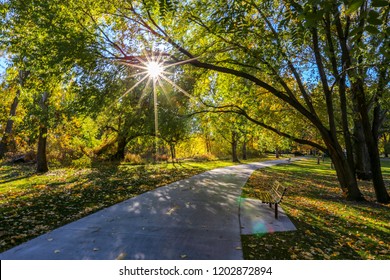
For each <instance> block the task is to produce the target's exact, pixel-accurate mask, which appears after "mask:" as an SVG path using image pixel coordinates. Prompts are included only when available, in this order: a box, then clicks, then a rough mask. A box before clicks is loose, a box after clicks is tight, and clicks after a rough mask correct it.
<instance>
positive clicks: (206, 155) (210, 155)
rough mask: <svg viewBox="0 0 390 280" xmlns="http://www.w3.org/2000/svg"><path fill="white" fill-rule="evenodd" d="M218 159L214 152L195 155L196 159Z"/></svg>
mask: <svg viewBox="0 0 390 280" xmlns="http://www.w3.org/2000/svg"><path fill="white" fill-rule="evenodd" d="M216 159H217V158H216V157H215V156H214V155H213V154H203V155H197V156H194V160H196V161H210V160H216Z"/></svg>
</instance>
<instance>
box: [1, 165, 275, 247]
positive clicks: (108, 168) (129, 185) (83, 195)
mask: <svg viewBox="0 0 390 280" xmlns="http://www.w3.org/2000/svg"><path fill="white" fill-rule="evenodd" d="M269 159H274V157H272V158H270V157H264V158H261V159H259V158H257V159H251V160H249V161H259V160H269ZM229 165H233V163H232V162H230V161H227V160H226V161H202V162H184V163H181V164H175V165H173V164H166V163H162V164H157V165H152V164H151V165H138V166H134V165H129V164H119V165H118V164H114V163H112V164H109V163H100V164H96V166H94V167H93V168H85V169H72V168H63V169H53V170H51V171H50V172H48V173H46V174H35V172H34V169H35V166H33V165H0V252H2V251H5V250H7V249H10V248H11V247H14V246H16V245H18V244H21V243H23V242H25V241H27V240H30V239H32V238H34V237H36V236H38V235H41V234H43V233H46V232H48V231H50V230H53V229H55V228H57V227H59V226H62V225H64V224H67V223H69V222H71V221H74V220H77V219H80V218H82V217H84V216H86V215H88V214H91V213H93V212H96V211H97V210H99V209H102V208H105V207H108V206H111V205H113V204H116V203H118V202H121V201H123V200H126V199H128V198H131V197H133V196H136V195H139V194H141V193H143V192H146V191H149V190H152V189H155V188H157V187H160V186H163V185H166V184H169V183H171V182H174V181H178V180H181V179H184V178H188V177H190V176H193V175H195V174H199V173H202V172H204V171H207V170H211V169H214V168H217V167H224V166H229Z"/></svg>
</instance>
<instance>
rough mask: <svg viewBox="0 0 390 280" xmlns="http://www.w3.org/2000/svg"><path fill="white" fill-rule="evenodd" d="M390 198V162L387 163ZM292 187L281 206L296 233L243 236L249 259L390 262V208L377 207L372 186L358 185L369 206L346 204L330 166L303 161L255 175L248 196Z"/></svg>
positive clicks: (384, 172) (259, 171)
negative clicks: (276, 183) (276, 187)
mask: <svg viewBox="0 0 390 280" xmlns="http://www.w3.org/2000/svg"><path fill="white" fill-rule="evenodd" d="M382 168H383V175H384V178H385V184H386V186H387V187H388V191H389V192H390V189H389V185H390V161H389V160H383V161H382ZM274 180H278V181H279V182H281V183H282V184H284V185H286V186H287V187H288V189H287V193H286V196H285V199H284V200H283V202H282V204H281V206H282V208H283V209H284V211H285V212H286V213H287V214H288V216H289V217H290V219H291V220H292V222H293V223H294V225H295V226H296V228H297V231H291V232H276V233H269V234H265V235H262V236H261V235H247V236H242V242H243V252H244V258H245V259H279V260H283V259H390V205H382V204H378V203H376V202H375V194H374V190H373V187H372V184H371V182H362V181H361V182H359V188H360V189H361V191H362V193H363V194H364V196H365V197H366V199H367V202H359V203H357V202H350V201H346V200H343V199H342V198H341V189H340V188H339V186H338V181H337V179H336V175H335V171H334V170H331V169H330V163H329V162H325V163H322V162H321V164H320V165H317V161H316V160H314V159H312V160H303V161H298V162H294V163H292V164H290V165H279V166H274V167H271V168H267V169H260V170H258V171H256V172H254V173H253V175H252V176H251V178H250V179H249V180H248V183H247V184H246V186H245V187H244V189H243V195H244V196H247V197H256V192H257V191H258V190H261V189H267V188H269V185H270V184H272V182H273V181H274Z"/></svg>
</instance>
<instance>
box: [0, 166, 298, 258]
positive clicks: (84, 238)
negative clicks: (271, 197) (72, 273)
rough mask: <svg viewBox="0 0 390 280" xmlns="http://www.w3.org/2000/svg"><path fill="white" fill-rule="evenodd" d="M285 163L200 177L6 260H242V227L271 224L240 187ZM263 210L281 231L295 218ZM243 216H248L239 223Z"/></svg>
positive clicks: (104, 213)
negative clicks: (258, 173) (261, 170)
mask: <svg viewBox="0 0 390 280" xmlns="http://www.w3.org/2000/svg"><path fill="white" fill-rule="evenodd" d="M280 163H286V160H275V161H267V162H260V163H253V164H245V165H237V166H231V167H226V168H218V169H214V170H211V171H208V172H205V173H202V174H199V175H195V176H193V177H191V178H188V179H184V180H181V181H178V182H175V183H172V184H170V185H167V186H165V187H161V188H158V189H156V190H153V191H150V192H147V193H144V194H142V195H139V196H137V197H134V198H132V199H129V200H126V201H124V202H121V203H119V204H116V205H114V206H111V207H109V208H106V209H103V210H101V211H99V212H96V213H94V214H92V215H89V216H87V217H85V218H82V219H80V220H77V221H75V222H72V223H70V224H67V225H65V226H63V227H61V228H58V229H56V230H53V231H51V232H49V233H47V234H44V235H41V236H39V237H37V238H35V239H33V240H31V241H29V242H26V243H24V244H22V245H19V246H17V247H14V248H12V249H10V250H8V251H6V252H4V253H2V254H0V259H3V260H4V259H28V260H30V259H50V260H51V259H65V260H70V259H76V260H82V259H103V260H110V259H149V260H150V259H158V260H163V259H197V260H202V259H234V260H236V259H242V258H243V256H242V250H241V241H240V234H241V230H242V229H243V230H244V231H245V232H243V233H247V234H248V233H251V232H252V231H253V230H259V227H258V225H259V224H260V225H263V229H264V227H265V229H266V228H267V225H265V222H258V220H256V219H257V218H259V217H257V218H256V217H255V215H259V213H260V212H257V211H254V210H253V209H254V208H253V205H255V204H256V203H255V204H253V203H252V201H251V200H248V201H244V203H243V201H242V200H241V199H240V195H241V187H242V186H243V185H244V184H245V183H246V181H247V179H248V178H249V176H250V175H251V174H252V172H253V171H254V170H256V169H258V168H263V167H267V166H271V165H275V164H280ZM240 205H241V207H240ZM242 207H243V208H242ZM265 209H266V208H265ZM265 211H269V215H268V216H271V219H270V221H269V222H270V223H271V224H272V223H273V222H275V224H274V227H275V226H276V228H278V227H279V228H280V227H281V228H282V229H283V228H284V225H285V224H286V223H288V222H289V220H288V218H287V217H286V216H285V215H281V217H280V220H281V221H275V220H274V219H273V210H272V209H271V210H265ZM240 213H241V214H242V215H245V216H246V217H242V218H241V219H242V223H243V224H242V225H241V226H240V222H241V221H240ZM248 213H249V214H248ZM250 213H254V214H253V215H252V214H250ZM264 213H266V212H264ZM268 218H269V217H268ZM260 219H261V217H260ZM286 219H287V220H286ZM290 223H291V222H290ZM287 227H288V228H289V229H290V230H291V229H293V228H291V227H290V226H287ZM292 227H293V226H292ZM260 230H262V229H260Z"/></svg>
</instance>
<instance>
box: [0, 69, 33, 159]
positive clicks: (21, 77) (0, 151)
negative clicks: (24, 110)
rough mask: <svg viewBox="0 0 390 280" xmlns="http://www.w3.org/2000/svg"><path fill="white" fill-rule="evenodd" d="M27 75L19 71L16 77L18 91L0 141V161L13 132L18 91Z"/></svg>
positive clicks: (6, 150)
mask: <svg viewBox="0 0 390 280" xmlns="http://www.w3.org/2000/svg"><path fill="white" fill-rule="evenodd" d="M28 75H29V72H28V71H23V70H19V73H18V77H17V83H18V86H17V87H18V89H17V90H16V94H15V97H14V99H13V102H12V104H11V108H10V112H9V117H8V120H7V124H6V127H5V130H4V133H3V137H2V138H1V141H0V159H2V158H3V157H4V155H5V154H6V153H7V152H8V145H9V141H10V135H11V133H12V130H13V125H14V118H15V116H16V109H17V107H18V104H19V98H20V91H21V89H22V88H23V86H24V82H25V81H26V79H27V78H28Z"/></svg>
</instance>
